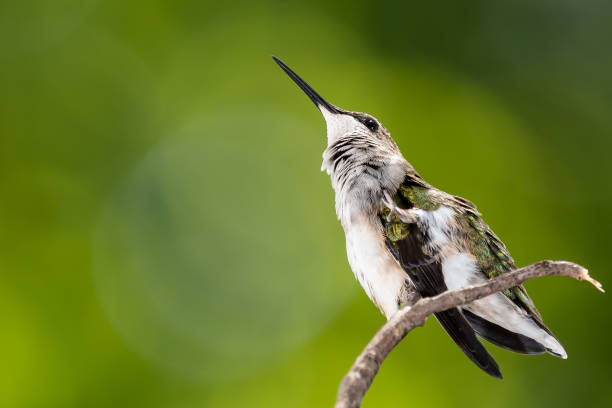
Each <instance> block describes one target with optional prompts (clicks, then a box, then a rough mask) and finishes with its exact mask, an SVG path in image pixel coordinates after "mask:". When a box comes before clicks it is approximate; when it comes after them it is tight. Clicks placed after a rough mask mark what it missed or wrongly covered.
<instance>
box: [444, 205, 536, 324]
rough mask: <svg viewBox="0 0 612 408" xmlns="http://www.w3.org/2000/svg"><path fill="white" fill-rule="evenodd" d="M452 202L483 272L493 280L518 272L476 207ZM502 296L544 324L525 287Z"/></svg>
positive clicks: (511, 289)
mask: <svg viewBox="0 0 612 408" xmlns="http://www.w3.org/2000/svg"><path fill="white" fill-rule="evenodd" d="M452 199H453V200H454V201H455V202H456V203H457V205H458V209H459V216H458V221H459V224H460V225H461V227H462V230H463V231H465V233H466V235H467V242H468V245H469V246H470V250H471V253H472V255H474V257H475V258H476V259H477V261H478V264H479V266H480V270H481V271H482V273H484V274H485V275H486V276H487V277H488V278H489V279H491V278H495V277H497V276H499V275H502V274H504V273H508V272H510V271H512V270H514V269H516V265H515V264H514V260H513V259H512V257H511V256H510V252H509V251H508V249H507V248H506V246H505V245H504V243H503V242H502V241H501V240H500V239H499V238H498V237H497V235H495V233H494V232H493V230H492V229H491V228H490V227H489V226H488V225H487V224H486V223H485V222H484V221H483V219H482V218H481V215H480V213H479V212H478V210H477V209H476V206H474V204H472V203H471V202H469V201H468V200H466V199H464V198H461V197H457V196H453V197H452ZM503 293H504V295H506V296H507V297H508V298H509V299H510V300H512V301H513V302H514V303H515V304H516V305H517V306H519V307H520V308H521V309H522V310H524V311H525V312H527V313H528V314H529V315H530V316H531V317H533V318H534V319H535V320H536V321H537V322H538V323H540V324H542V325H543V323H542V317H541V316H540V313H539V312H538V309H536V307H535V305H534V303H533V301H532V300H531V298H530V297H529V295H528V294H527V291H526V290H525V288H524V287H523V285H518V286H515V287H513V288H510V289H507V290H505V291H504V292H503Z"/></svg>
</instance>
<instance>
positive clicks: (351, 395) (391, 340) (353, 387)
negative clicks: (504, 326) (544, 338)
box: [335, 261, 604, 408]
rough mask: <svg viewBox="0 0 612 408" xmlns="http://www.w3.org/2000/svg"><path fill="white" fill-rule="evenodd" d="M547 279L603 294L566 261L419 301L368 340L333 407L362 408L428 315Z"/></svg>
mask: <svg viewBox="0 0 612 408" xmlns="http://www.w3.org/2000/svg"><path fill="white" fill-rule="evenodd" d="M548 275H562V276H569V277H571V278H574V279H577V280H586V281H587V282H590V283H591V284H593V285H594V286H595V287H596V288H597V289H599V290H600V291H602V292H603V291H604V290H603V288H602V286H601V284H600V283H599V282H597V281H596V280H595V279H593V278H591V277H590V276H589V274H588V271H587V270H586V269H585V268H583V267H581V266H580V265H576V264H574V263H571V262H565V261H540V262H536V263H534V264H531V265H529V266H525V267H523V268H520V269H517V270H515V271H513V272H510V273H507V274H504V275H501V276H499V277H497V278H495V279H492V280H490V281H488V282H486V283H484V284H480V285H476V286H469V287H466V288H463V289H457V290H452V291H447V292H444V293H443V294H440V295H438V296H435V297H429V298H422V299H420V300H418V301H416V303H414V305H413V306H412V307H405V308H403V309H402V310H400V311H399V312H397V313H396V314H395V315H394V316H393V317H392V318H391V319H390V320H389V321H388V322H387V323H386V324H385V325H384V326H383V327H382V328H381V329H380V330H379V331H378V333H376V335H375V336H374V338H373V339H372V340H370V342H369V343H368V345H367V346H366V347H365V349H364V350H363V351H362V352H361V354H360V355H359V357H357V360H356V361H355V363H354V364H353V366H352V367H351V369H350V371H349V372H348V374H347V375H346V376H345V377H344V379H343V380H342V382H341V383H340V388H339V390H338V398H337V400H336V405H335V407H336V408H357V407H359V406H361V400H362V399H363V396H364V395H365V393H366V392H367V390H368V388H370V385H371V384H372V381H373V380H374V377H375V376H376V373H378V370H379V369H380V366H381V364H382V362H383V361H384V360H385V358H386V357H387V355H388V354H389V353H390V352H391V350H392V349H393V348H394V347H395V346H396V345H397V344H398V343H399V342H400V341H401V340H402V339H403V338H404V337H405V336H406V334H408V333H409V332H410V331H411V330H412V329H414V328H415V327H417V326H422V325H423V324H425V320H426V319H427V317H428V316H429V315H431V314H434V313H437V312H442V311H444V310H447V309H451V308H453V307H457V306H461V305H465V304H466V303H470V302H472V301H474V300H477V299H480V298H483V297H485V296H488V295H491V294H493V293H495V292H499V291H502V290H505V289H508V288H511V287H513V286H517V285H519V284H521V283H523V282H524V281H526V280H529V279H532V278H537V277H540V276H548Z"/></svg>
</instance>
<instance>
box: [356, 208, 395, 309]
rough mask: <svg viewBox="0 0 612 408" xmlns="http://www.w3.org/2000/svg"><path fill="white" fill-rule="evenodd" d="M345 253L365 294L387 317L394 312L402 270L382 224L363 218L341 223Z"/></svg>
mask: <svg viewBox="0 0 612 408" xmlns="http://www.w3.org/2000/svg"><path fill="white" fill-rule="evenodd" d="M345 234H346V252H347V255H348V260H349V264H350V265H351V269H352V270H353V273H354V274H355V277H356V278H357V280H358V281H359V283H360V284H361V286H362V287H363V288H364V289H365V291H366V293H367V295H368V297H369V298H370V299H371V300H372V302H374V304H376V306H377V307H378V308H379V309H380V311H381V312H382V313H383V314H384V315H385V316H386V317H387V319H389V318H390V317H391V316H392V315H393V314H394V313H395V312H397V311H398V309H399V307H398V299H399V297H400V295H401V293H402V290H403V287H404V285H405V284H406V278H407V275H406V272H404V270H403V269H402V268H401V266H400V265H399V263H398V262H397V261H396V260H395V258H394V257H393V255H391V253H390V252H389V250H388V248H387V247H386V245H385V241H384V238H383V232H382V227H381V226H380V225H379V224H377V223H375V220H371V219H368V218H367V217H365V216H364V217H357V219H356V220H355V218H353V220H351V222H350V223H347V225H346V226H345Z"/></svg>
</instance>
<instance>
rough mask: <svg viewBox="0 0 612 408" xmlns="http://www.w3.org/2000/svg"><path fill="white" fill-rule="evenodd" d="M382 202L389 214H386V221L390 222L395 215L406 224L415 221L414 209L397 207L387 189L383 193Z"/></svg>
mask: <svg viewBox="0 0 612 408" xmlns="http://www.w3.org/2000/svg"><path fill="white" fill-rule="evenodd" d="M383 204H384V205H385V207H387V208H388V209H389V214H387V222H391V221H392V220H393V217H396V218H397V219H398V220H400V221H402V222H405V223H407V224H411V223H414V222H415V221H416V214H415V213H414V209H403V208H399V207H398V206H397V205H396V204H395V202H394V201H393V199H392V198H391V196H390V195H389V193H388V192H387V191H385V192H384V193H383Z"/></svg>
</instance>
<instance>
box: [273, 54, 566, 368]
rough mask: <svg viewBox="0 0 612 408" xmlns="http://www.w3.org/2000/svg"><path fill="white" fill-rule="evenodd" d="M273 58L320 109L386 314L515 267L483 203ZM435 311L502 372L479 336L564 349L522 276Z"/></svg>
mask: <svg viewBox="0 0 612 408" xmlns="http://www.w3.org/2000/svg"><path fill="white" fill-rule="evenodd" d="M272 58H273V59H274V61H275V62H276V63H277V64H278V65H279V66H280V67H281V68H282V69H283V70H284V71H285V73H287V75H289V77H290V78H291V79H292V80H293V81H294V82H295V83H296V84H297V85H298V86H299V87H300V88H301V89H302V91H304V93H306V95H308V97H309V98H310V99H311V100H312V102H314V104H315V106H316V107H317V108H318V109H319V110H320V112H321V113H322V114H323V117H324V119H325V122H326V125H327V147H326V149H325V150H324V152H323V164H322V167H321V170H322V171H325V172H327V173H328V174H329V176H330V178H331V184H332V187H333V189H334V192H335V208H336V214H337V216H338V219H339V221H340V223H341V225H342V227H343V229H344V233H345V236H346V253H347V257H348V261H349V264H350V267H351V269H352V271H353V273H354V275H355V277H356V278H357V280H358V281H359V283H360V284H361V286H362V287H363V289H364V290H365V292H366V294H367V295H368V297H369V298H370V299H371V301H372V302H373V303H374V304H375V305H376V306H377V307H378V309H379V310H380V311H381V312H382V314H383V315H384V316H385V317H386V318H387V319H390V318H391V317H392V316H393V315H394V314H395V313H397V311H398V310H400V308H402V307H403V305H405V303H406V299H407V294H408V293H414V291H416V292H418V293H419V294H420V295H421V296H422V297H430V296H435V295H438V294H440V293H442V292H445V291H447V290H453V289H457V288H462V287H465V286H467V285H473V284H478V283H482V282H486V281H487V280H489V279H492V278H494V277H496V276H499V275H501V274H504V273H507V272H510V271H512V270H514V269H516V265H515V264H514V261H513V259H512V257H511V256H510V253H509V251H508V249H507V248H506V246H505V245H504V243H503V242H502V241H501V240H500V239H499V238H498V237H497V235H495V233H494V232H493V231H492V230H491V228H490V227H489V226H488V225H487V224H486V223H485V222H484V221H483V219H482V216H481V214H480V213H479V212H478V210H477V208H476V206H475V205H474V204H473V203H471V202H470V201H468V200H466V199H464V198H462V197H459V196H456V195H452V194H449V193H446V192H444V191H442V190H440V189H437V188H435V187H434V186H432V185H431V184H429V183H428V182H427V181H425V180H424V179H423V177H421V176H420V175H419V173H417V171H416V170H415V169H414V167H413V166H412V165H411V164H410V163H409V162H408V161H407V160H406V159H405V158H404V156H403V155H402V153H401V152H400V149H399V147H398V146H397V144H396V143H395V141H394V140H393V139H392V138H391V134H390V133H389V131H388V130H387V129H386V128H385V127H384V126H383V125H382V123H381V122H380V121H379V120H378V119H376V118H375V117H374V116H372V115H370V114H367V113H361V112H353V111H348V110H344V109H341V108H339V107H337V106H335V105H332V104H330V103H329V102H327V101H326V100H325V99H323V98H322V97H321V96H320V95H319V94H318V93H317V92H315V90H314V89H313V88H312V87H311V86H310V85H308V84H307V83H306V82H305V81H304V80H303V79H302V78H300V77H299V76H298V75H297V74H296V73H295V72H294V71H293V70H291V69H290V68H289V67H288V66H287V65H286V64H285V63H283V62H282V61H281V60H279V59H278V58H276V57H272ZM435 317H436V319H437V320H438V322H439V323H440V325H441V326H442V327H443V328H444V330H445V331H446V332H447V333H448V334H449V336H450V337H451V338H452V339H453V340H454V342H455V343H456V344H457V345H458V346H459V347H460V348H461V350H462V351H463V352H464V353H465V354H466V355H467V357H469V358H470V360H472V361H473V362H474V363H475V364H476V365H477V366H478V367H480V368H481V369H482V370H483V371H485V372H486V373H488V374H489V375H491V376H493V377H496V378H499V379H501V378H502V374H501V372H500V370H499V366H498V364H497V362H496V361H495V360H494V359H493V357H492V356H491V355H490V354H489V352H488V351H487V350H486V348H485V347H484V346H483V344H482V343H481V341H480V340H479V338H478V337H477V336H479V337H481V338H484V339H486V340H488V341H489V342H491V343H493V344H495V345H497V346H500V347H503V348H505V349H508V350H511V351H514V352H517V353H523V354H541V353H545V352H548V353H550V354H552V355H555V356H558V357H561V358H563V359H565V358H567V354H566V352H565V350H564V349H563V346H562V345H561V343H560V342H559V341H558V340H557V338H556V337H555V336H554V334H553V333H552V332H551V331H550V330H549V329H548V328H547V327H546V326H545V324H544V322H543V320H542V316H541V315H540V313H539V312H538V310H537V309H536V307H535V305H534V303H533V301H532V300H531V298H530V297H529V295H528V294H527V291H526V290H525V288H524V287H523V286H522V285H519V286H516V287H513V288H511V289H508V290H505V291H503V292H498V293H495V294H493V295H491V296H488V297H485V298H483V299H479V300H476V301H474V302H472V303H469V304H467V305H465V306H462V307H457V308H454V309H450V310H446V311H444V312H439V313H436V314H435Z"/></svg>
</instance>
